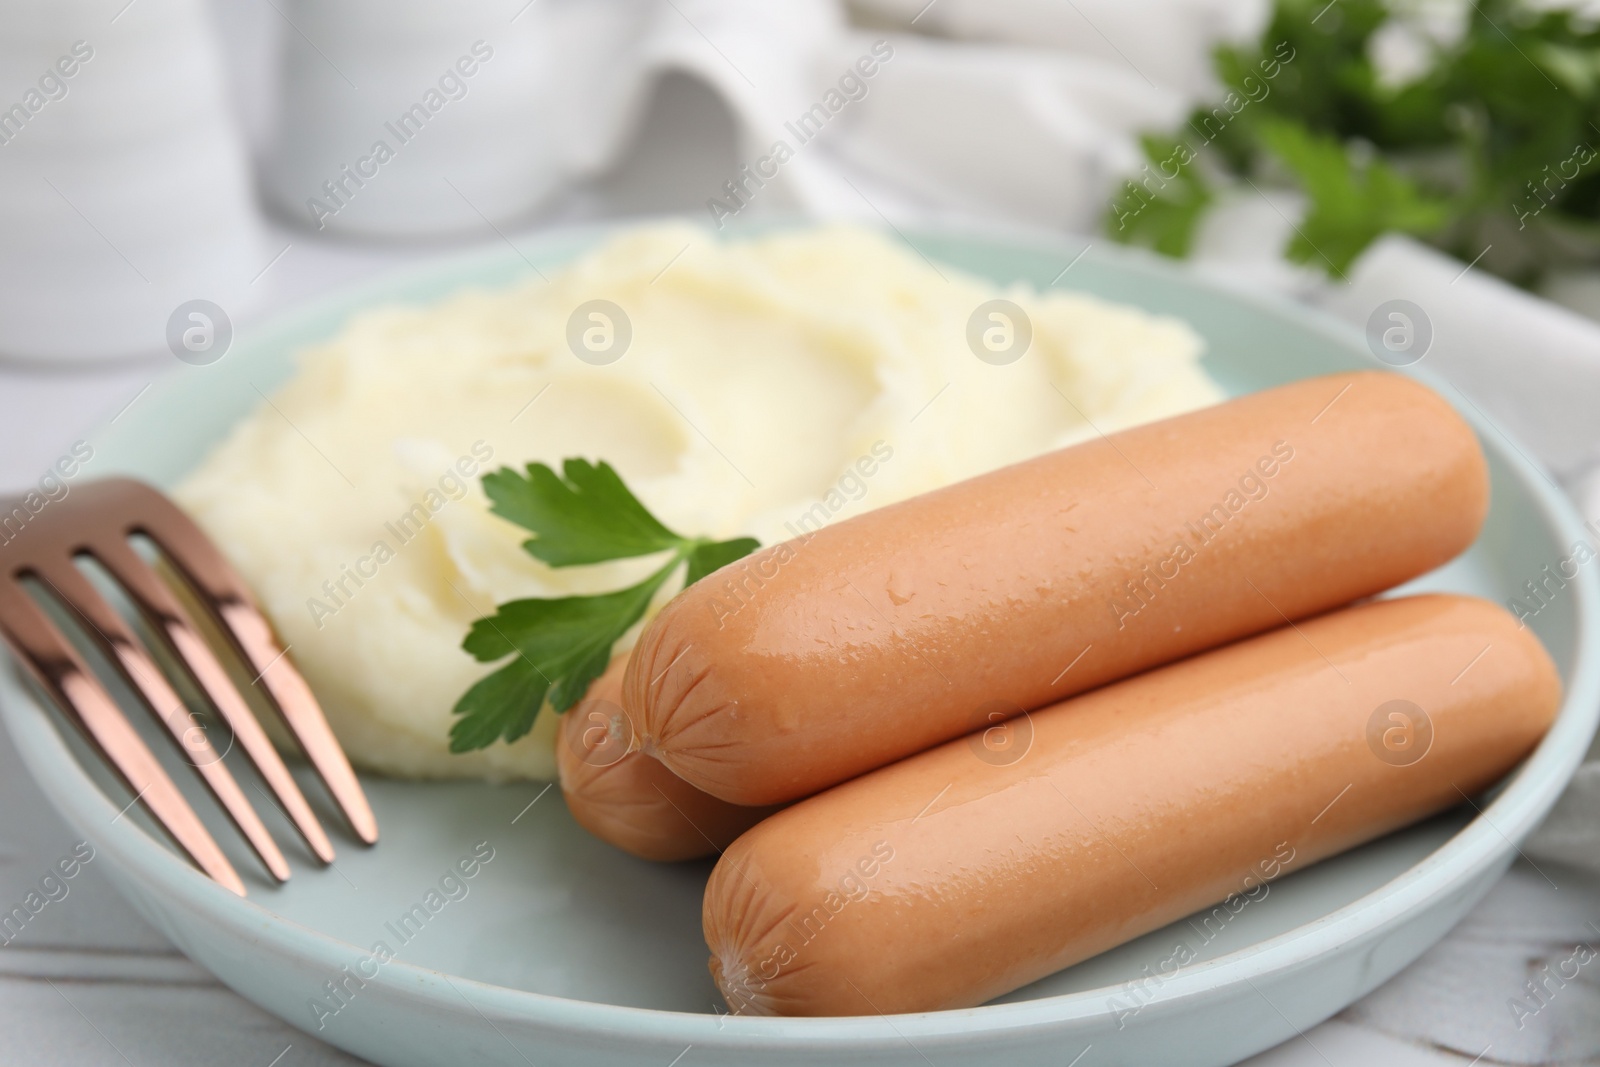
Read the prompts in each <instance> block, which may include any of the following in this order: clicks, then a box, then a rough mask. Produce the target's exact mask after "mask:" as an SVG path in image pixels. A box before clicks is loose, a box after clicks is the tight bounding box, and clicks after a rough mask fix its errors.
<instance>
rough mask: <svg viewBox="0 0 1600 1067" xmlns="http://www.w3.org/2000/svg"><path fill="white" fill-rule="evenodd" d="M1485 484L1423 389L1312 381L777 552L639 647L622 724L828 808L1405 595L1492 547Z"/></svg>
mask: <svg viewBox="0 0 1600 1067" xmlns="http://www.w3.org/2000/svg"><path fill="white" fill-rule="evenodd" d="M1487 508H1488V475H1487V470H1486V467H1485V464H1484V460H1483V455H1482V453H1481V451H1480V450H1479V447H1478V443H1477V440H1476V438H1475V437H1474V435H1473V432H1472V430H1471V428H1470V427H1469V426H1467V424H1466V423H1465V422H1463V421H1462V419H1461V418H1460V417H1459V416H1458V415H1457V414H1456V413H1455V412H1454V411H1453V410H1452V409H1451V408H1450V407H1449V405H1448V404H1446V403H1445V401H1444V400H1443V399H1441V398H1440V397H1439V396H1438V395H1437V394H1435V393H1433V392H1432V391H1430V390H1429V389H1427V388H1426V387H1424V386H1421V385H1418V384H1417V383H1415V382H1413V381H1411V380H1409V379H1407V378H1404V377H1401V376H1399V375H1397V374H1389V373H1379V372H1367V373H1360V374H1345V375H1336V376H1333V377H1327V378H1315V379H1311V380H1308V381H1302V382H1297V383H1294V384H1292V385H1287V386H1283V387H1280V388H1277V389H1271V390H1267V391H1265V392H1261V393H1256V394H1253V395H1251V396H1246V397H1242V398H1239V399H1237V400H1233V401H1230V402H1228V403H1224V404H1220V405H1217V406H1215V407H1212V408H1207V409H1204V410H1201V411H1195V412H1191V413H1189V414H1186V415H1181V416H1178V417H1176V418H1173V419H1168V420H1165V421H1162V422H1158V423H1152V424H1150V425H1146V426H1142V427H1138V428H1135V429H1131V430H1127V431H1125V432H1122V433H1118V434H1115V435H1113V436H1111V437H1109V438H1101V439H1097V440H1094V441H1091V442H1088V443H1085V444H1080V445H1076V446H1074V447H1072V448H1067V449H1063V450H1061V451H1058V452H1054V453H1050V454H1048V455H1044V456H1040V457H1038V458H1036V459H1032V460H1029V461H1027V462H1024V463H1019V464H1016V465H1014V466H1011V467H1006V468H1003V469H1001V470H998V471H993V472H990V473H988V474H985V475H982V476H981V477H978V478H974V479H971V480H969V481H966V482H961V483H959V484H956V485H953V486H950V487H947V488H945V489H941V490H938V491H936V492H932V493H927V494H924V495H922V496H919V497H916V498H913V499H910V500H906V501H902V502H900V503H898V504H894V505H890V506H888V507H885V508H882V509H880V510H878V511H873V512H868V513H867V514H864V515H861V516H858V517H856V518H853V519H850V520H849V521H846V522H841V523H838V524H837V525H833V526H828V527H824V528H822V529H821V530H820V531H818V532H815V533H813V534H811V535H810V536H809V537H807V538H800V539H796V540H794V541H789V542H784V543H783V544H779V545H774V546H770V547H769V548H767V549H764V550H762V551H760V552H758V553H756V554H755V555H753V556H750V557H747V558H746V559H744V560H741V561H739V562H737V563H734V564H730V565H729V566H728V567H725V568H723V569H722V570H720V571H718V572H717V573H716V574H713V575H710V576H708V577H707V578H706V579H705V580H702V581H700V582H697V583H695V585H693V586H692V587H690V588H689V589H688V590H686V591H685V592H684V593H682V594H681V595H679V596H678V597H676V598H675V599H674V600H672V601H671V602H670V603H669V604H667V606H666V607H665V608H664V609H663V610H662V611H661V613H660V615H659V616H658V617H657V618H656V619H655V620H654V621H653V622H652V624H651V625H650V626H649V627H648V629H647V630H646V631H645V633H644V635H643V636H642V637H641V639H640V642H639V645H638V647H637V648H636V649H635V651H634V654H633V658H632V660H631V661H630V669H629V673H628V677H627V680H626V681H625V683H624V690H623V693H624V699H623V705H624V706H625V707H626V708H627V709H628V711H629V713H630V714H631V715H632V716H633V721H634V723H635V724H636V726H638V728H639V729H640V732H641V734H642V738H641V742H642V745H643V747H645V748H646V749H647V750H650V751H653V752H655V753H656V754H657V755H658V756H659V757H660V759H661V760H662V761H663V762H664V763H666V765H667V766H668V767H671V768H672V769H673V770H674V771H675V772H677V774H678V775H680V776H681V777H683V778H684V779H685V780H687V781H689V782H691V783H693V784H694V785H696V786H698V787H699V788H701V789H704V790H706V791H707V792H709V793H712V794H714V795H716V796H720V797H723V798H724V799H726V800H731V801H734V802H737V803H741V804H765V803H772V802H776V801H781V800H792V799H795V798H797V797H801V796H806V795H809V794H811V793H813V792H816V791H818V790H820V789H823V788H825V787H827V786H830V785H833V784H835V783H837V782H840V781H843V780H845V779H847V778H850V777H853V776H854V775H857V774H861V773H863V772H865V771H869V770H872V769H873V768H875V767H880V766H882V765H883V764H885V763H888V762H891V761H893V760H895V759H899V758H902V757H904V756H908V755H910V754H912V753H914V752H920V751H922V750H923V749H925V748H928V747H929V746H931V745H934V744H937V743H938V742H941V741H945V740H948V739H950V738H952V737H958V736H960V735H962V734H964V733H967V732H968V731H970V730H972V729H973V728H975V727H976V726H978V725H980V724H981V723H984V722H987V721H990V720H993V719H998V718H1004V717H1006V716H1008V715H1013V714H1016V713H1017V712H1019V711H1020V710H1022V709H1024V708H1036V707H1042V706H1044V705H1045V704H1049V703H1053V702H1055V701H1057V700H1061V699H1063V698H1065V697H1068V696H1071V695H1072V694H1074V693H1080V692H1084V691H1086V690H1088V689H1091V688H1094V687H1095V686H1098V685H1103V684H1105V683H1106V682H1110V681H1115V680H1116V679H1118V678H1125V677H1127V676H1128V675H1130V674H1134V673H1136V672H1138V671H1141V670H1145V669H1147V668H1149V667H1152V666H1155V665H1157V664H1161V663H1167V662H1170V661H1172V660H1174V659H1178V658H1180V657H1182V656H1185V655H1189V654H1191V653H1193V652H1197V651H1200V650H1202V649H1206V648H1212V647H1215V646H1217V645H1219V644H1222V643H1225V642H1227V641H1232V640H1235V639H1237V638H1240V637H1243V636H1246V635H1248V634H1252V633H1259V632H1261V631H1263V630H1267V629H1270V628H1272V627H1276V626H1280V625H1282V624H1283V622H1284V620H1285V619H1286V618H1288V619H1297V618H1303V617H1306V616H1309V615H1314V614H1317V613H1319V612H1323V611H1327V610H1329V609H1331V608H1334V607H1338V606H1340V605H1343V604H1347V603H1350V602H1351V601H1354V600H1357V599H1359V598H1361V597H1365V596H1369V595H1372V594H1375V593H1378V592H1381V591H1382V590H1385V589H1388V588H1390V587H1392V586H1394V585H1396V584H1398V583H1400V582H1402V581H1405V580H1407V579H1409V578H1412V577H1415V576H1416V575H1418V574H1421V573H1423V572H1425V571H1428V570H1431V569H1432V568H1434V567H1437V566H1439V565H1440V564H1442V563H1444V562H1446V561H1447V560H1449V559H1450V558H1452V557H1453V556H1455V555H1456V554H1458V553H1459V552H1461V551H1462V550H1463V549H1465V548H1466V547H1467V545H1468V544H1470V543H1471V542H1472V539H1473V538H1474V537H1475V536H1476V534H1477V531H1478V527H1479V526H1480V525H1481V524H1482V521H1483V517H1484V515H1485V513H1486V511H1487Z"/></svg>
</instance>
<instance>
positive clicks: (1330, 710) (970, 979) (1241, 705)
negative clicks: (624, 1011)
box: [704, 595, 1560, 1015]
mask: <svg viewBox="0 0 1600 1067" xmlns="http://www.w3.org/2000/svg"><path fill="white" fill-rule="evenodd" d="M1559 696H1560V680H1559V678H1558V676H1557V674H1556V670H1555V667H1554V665H1553V664H1552V663H1551V661H1550V658H1549V656H1548V655H1546V653H1545V651H1544V649H1543V648H1542V647H1541V646H1540V644H1539V642H1538V640H1537V639H1536V638H1534V636H1533V635H1532V632H1531V631H1529V630H1527V629H1519V628H1518V624H1517V621H1516V620H1515V619H1513V618H1512V617H1511V616H1510V615H1508V614H1507V613H1506V612H1505V611H1503V610H1502V609H1501V608H1499V607H1497V606H1495V605H1493V604H1490V603H1488V602H1486V601H1481V600H1476V599H1472V598H1467V597H1459V596H1443V595H1433V596H1418V597H1409V598H1405V599H1399V600H1383V601H1375V602H1371V603H1367V604H1364V605H1360V606H1357V607H1353V608H1347V609H1345V610H1343V611H1339V612H1335V613H1333V614H1330V615H1325V616H1322V617H1320V618H1317V619H1314V620H1310V621H1307V622H1303V623H1300V624H1299V628H1298V629H1294V628H1289V627H1284V628H1281V629H1279V630H1277V631H1275V632H1273V633H1270V634H1266V635H1263V636H1259V637H1255V638H1251V639H1249V640H1246V641H1243V642H1240V643H1237V644H1234V645H1230V646H1227V647H1225V648H1222V649H1218V650H1215V651H1212V652H1208V653H1204V654H1202V655H1199V656H1196V657H1193V658H1191V659H1188V660H1184V661H1182V662H1179V663H1176V664H1172V665H1170V666H1167V667H1163V668H1160V669H1157V670H1154V671H1151V672H1149V673H1147V674H1143V675H1139V676H1137V677H1135V678H1132V679H1128V680H1126V681H1123V682H1119V683H1116V684H1114V685H1110V686H1107V687H1105V688H1103V689H1099V690H1097V691H1095V692H1093V693H1089V694H1086V695H1083V696H1079V697H1077V698H1074V699H1072V700H1068V701H1065V702H1063V703H1061V704H1057V705H1054V706H1052V707H1050V708H1048V709H1045V710H1042V711H1036V712H1033V713H1031V714H1030V715H1028V716H1025V717H1018V718H1016V719H1013V720H1011V721H1010V722H1009V723H1007V724H1005V725H1003V726H999V727H995V728H992V729H991V730H990V731H987V733H989V734H993V733H995V732H996V731H999V732H1004V733H1009V740H1007V738H1005V737H992V736H986V732H984V731H980V732H979V733H976V734H974V735H972V736H971V737H968V738H963V739H958V740H955V741H952V742H949V743H948V744H945V745H942V746H940V747H938V748H936V749H933V750H931V751H928V752H924V753H922V754H920V755H917V756H913V757H911V758H910V759H907V760H904V761H902V762H900V763H895V764H892V765H890V766H888V767H884V768H882V769H881V770H877V771H874V772H872V773H870V774H867V775H864V776H863V777H861V778H858V779H856V780H854V781H851V782H847V783H845V784H844V785H841V786H838V787H836V788H834V789H831V790H829V791H827V792H825V793H821V794H819V795H817V796H815V797H812V798H810V799H808V800H804V801H801V802H800V803H799V804H796V805H794V806H793V807H790V808H788V809H786V810H784V811H781V812H779V813H777V814H776V815H773V816H772V817H771V818H769V819H768V820H766V821H765V822H763V823H762V824H761V825H760V826H757V827H756V828H755V829H753V830H751V831H749V832H748V833H746V834H745V835H744V836H742V837H741V838H739V840H738V841H737V842H735V843H734V845H733V846H732V847H731V848H729V849H728V851H727V852H726V853H725V854H724V855H723V857H722V859H721V860H720V861H719V862H718V863H717V866H716V869H715V870H714V871H713V872H712V876H711V881H710V883H709V885H708V886H707V888H706V896H705V911H704V924H705V936H706V942H707V944H708V945H709V946H710V948H711V953H712V956H711V970H712V973H713V975H714V976H715V978H716V980H717V983H718V985H719V986H720V987H721V989H722V991H723V994H724V996H725V997H726V999H727V1001H728V1003H729V1005H730V1006H731V1007H732V1008H733V1009H734V1010H736V1011H739V1012H742V1013H746V1014H758V1015H773V1014H776V1015H861V1014H878V1013H880V1012H881V1013H885V1014H894V1013H896V1012H920V1011H932V1010H935V1009H940V1008H960V1007H965V1006H970V1005H975V1004H981V1003H983V1002H984V1001H987V1000H989V999H991V998H993V997H996V996H999V995H1000V994H1002V993H1005V992H1008V991H1010V990H1013V989H1016V988H1018V987H1020V986H1023V985H1026V984H1027V983H1029V982H1032V981H1034V980H1036V979H1038V978H1041V977H1043V976H1044V975H1047V974H1050V973H1052V972H1054V971H1057V970H1059V969H1061V968H1063V967H1066V966H1068V965H1070V964H1073V963H1076V962H1077V961H1079V960H1082V959H1085V958H1087V957H1089V956H1093V955H1095V954H1096V953H1098V952H1102V951H1104V950H1106V949H1108V948H1111V947H1112V946H1114V945H1118V944H1121V943H1122V942H1124V941H1127V940H1130V939H1131V938H1135V937H1138V936H1139V935H1141V934H1144V933H1147V932H1149V931H1151V930H1155V929H1157V928H1159V927H1161V926H1164V925H1166V924H1167V923H1170V922H1173V921H1175V920H1177V919H1180V918H1182V917H1184V916H1186V915H1190V914H1191V913H1193V912H1195V911H1197V910H1198V909H1200V908H1203V907H1206V906H1208V905H1212V904H1215V903H1216V902H1218V901H1222V900H1224V899H1225V898H1229V897H1230V896H1233V895H1236V894H1254V893H1257V892H1258V891H1259V889H1258V887H1259V886H1260V885H1261V884H1263V883H1264V882H1265V881H1266V880H1268V879H1271V878H1273V877H1276V876H1278V875H1281V874H1283V873H1285V872H1289V871H1298V870H1301V869H1303V868H1304V867H1306V866H1307V865H1308V864H1311V863H1315V862H1316V861H1317V860H1319V859H1321V858H1323V857H1326V856H1330V855H1332V854H1334V853H1336V852H1340V851H1342V850H1344V849H1348V848H1351V847H1353V846H1355V845H1358V844H1360V843H1362V842H1364V841H1370V840H1372V839H1373V838H1375V837H1378V836H1379V835H1381V834H1384V833H1387V832H1389V831H1391V830H1394V829H1396V828H1398V827H1401V826H1404V825H1406V824H1408V823H1411V822H1414V821H1416V820H1418V819H1422V818H1424V817H1426V816H1428V815H1430V814H1433V813H1435V812H1438V811H1441V810H1444V809H1446V808H1450V807H1452V806H1454V805H1457V804H1461V803H1463V802H1465V801H1466V800H1467V798H1469V797H1471V796H1472V795H1473V794H1474V793H1477V792H1478V791H1480V790H1482V789H1484V788H1485V787H1486V786H1488V785H1490V784H1491V783H1493V782H1495V781H1496V780H1497V779H1499V778H1500V777H1501V776H1503V775H1504V774H1505V773H1506V772H1507V771H1509V770H1510V769H1511V768H1512V767H1514V766H1515V765H1516V764H1517V762H1518V761H1520V760H1521V759H1522V758H1523V757H1525V756H1526V755H1527V754H1528V753H1529V752H1530V751H1531V750H1532V749H1533V747H1534V745H1535V744H1536V743H1537V742H1538V740H1539V738H1540V737H1541V736H1542V735H1543V734H1544V732H1545V730H1546V729H1547V727H1548V726H1549V725H1550V723H1551V722H1552V721H1553V719H1554V716H1555V713H1556V708H1557V705H1558V703H1559Z"/></svg>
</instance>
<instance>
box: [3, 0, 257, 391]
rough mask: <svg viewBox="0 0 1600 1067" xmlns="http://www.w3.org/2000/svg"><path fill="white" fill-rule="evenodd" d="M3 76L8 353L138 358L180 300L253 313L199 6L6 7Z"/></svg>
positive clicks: (233, 150) (159, 338)
mask: <svg viewBox="0 0 1600 1067" xmlns="http://www.w3.org/2000/svg"><path fill="white" fill-rule="evenodd" d="M0 69H3V70H6V71H7V72H10V73H11V74H12V77H10V78H8V79H7V80H6V81H7V88H6V90H5V92H6V94H7V95H6V96H3V97H0V234H4V238H3V239H0V355H3V356H6V357H11V358H21V359H30V360H50V361H86V360H96V359H107V358H113V357H117V356H123V355H129V354H147V353H150V352H154V351H159V350H161V349H162V348H164V347H166V334H167V323H168V320H169V319H170V318H171V316H172V315H173V313H174V312H175V311H176V310H177V309H178V307H179V306H180V305H181V304H184V303H185V302H187V301H190V300H195V299H204V300H208V301H211V302H213V303H215V304H216V305H218V306H220V307H222V308H224V309H225V310H226V312H227V313H228V314H229V315H235V314H239V313H242V312H243V311H244V310H246V308H247V307H248V305H249V302H250V300H249V298H250V295H251V286H250V283H251V281H252V279H253V277H254V275H255V274H256V273H257V272H258V271H259V270H260V269H261V267H262V266H263V265H265V263H266V256H265V255H264V253H263V246H262V242H261V239H260V233H259V227H258V223H257V215H256V210H255V207H254V204H253V202H252V195H251V188H250V174H249V167H248V164H247V162H246V159H245V153H244V148H243V145H242V144H241V142H240V139H239V137H238V135H237V133H236V131H235V130H234V127H233V123H232V119H231V116H230V114H229V112H228V109H227V107H226V105H225V99H224V96H223V92H224V90H223V79H222V76H221V68H220V64H219V63H218V60H217V50H216V47H215V43H214V41H213V39H212V34H211V28H210V26H209V24H208V23H207V21H206V13H205V10H204V8H203V6H202V4H201V2H200V0H139V2H138V3H136V4H132V5H129V6H128V7H126V8H123V7H122V5H121V4H119V3H108V2H105V0H101V2H90V0H8V2H7V3H5V4H4V5H0ZM18 86H20V88H16V87H18Z"/></svg>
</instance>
